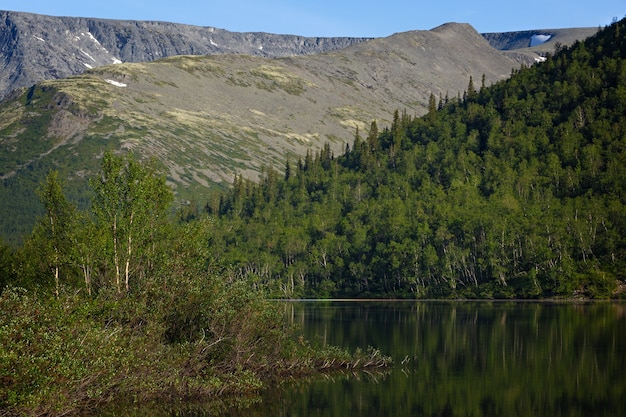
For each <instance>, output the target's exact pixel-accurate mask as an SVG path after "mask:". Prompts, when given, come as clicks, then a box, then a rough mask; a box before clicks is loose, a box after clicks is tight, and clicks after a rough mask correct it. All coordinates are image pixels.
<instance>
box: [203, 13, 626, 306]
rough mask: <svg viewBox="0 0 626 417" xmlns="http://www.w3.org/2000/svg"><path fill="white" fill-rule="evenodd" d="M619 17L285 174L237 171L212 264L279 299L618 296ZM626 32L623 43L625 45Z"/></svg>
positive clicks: (623, 93)
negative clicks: (256, 178)
mask: <svg viewBox="0 0 626 417" xmlns="http://www.w3.org/2000/svg"><path fill="white" fill-rule="evenodd" d="M623 24H624V23H623V22H617V23H615V24H614V25H612V26H610V27H608V28H606V29H604V30H602V31H600V32H599V33H598V34H597V35H596V36H595V37H592V38H590V39H589V40H587V41H585V42H579V43H576V44H575V45H573V46H572V47H570V48H562V49H561V50H560V51H559V53H558V54H556V55H555V56H548V57H547V59H546V61H545V62H544V63H541V64H537V65H535V66H533V67H531V68H522V69H520V70H516V71H514V72H513V74H512V77H511V78H510V79H509V80H506V81H503V82H501V83H498V84H496V85H494V86H491V87H485V86H484V83H483V85H481V88H480V90H477V89H476V88H475V87H474V82H473V80H472V79H470V81H469V85H468V91H467V92H466V94H464V98H463V100H460V99H456V100H448V99H447V100H445V103H444V102H443V101H441V102H440V105H439V107H438V108H437V107H436V104H435V97H434V95H433V96H431V98H430V100H429V112H428V114H427V115H426V116H425V117H424V118H411V117H409V116H407V115H406V114H400V113H399V112H397V111H396V112H395V114H394V117H393V123H392V126H391V127H390V128H385V129H383V130H379V129H378V126H377V125H376V123H372V126H371V128H370V132H369V134H368V136H367V138H366V139H362V138H361V137H360V135H359V132H358V131H357V134H356V136H355V140H354V144H353V145H352V147H351V148H350V147H348V148H347V150H346V154H345V155H343V156H341V157H339V158H335V157H334V156H333V155H331V154H330V153H329V152H328V151H327V150H326V149H323V150H320V151H319V152H317V153H316V154H311V153H308V154H307V155H306V158H305V160H304V163H302V162H301V163H299V164H298V167H297V169H291V167H289V171H288V172H285V175H284V179H283V178H279V177H281V176H280V175H278V174H277V173H275V172H273V171H271V170H270V171H268V172H267V173H266V174H265V177H264V178H263V179H262V181H261V183H260V184H254V183H251V182H247V181H244V180H243V179H241V178H238V179H236V181H235V184H234V187H233V190H232V191H231V192H230V193H229V194H227V195H226V196H223V197H222V198H221V200H220V204H219V206H216V205H211V206H207V208H208V210H209V213H210V214H212V215H217V216H219V220H218V221H217V222H216V229H215V230H214V232H213V236H212V239H211V242H210V243H211V253H212V254H213V256H214V257H215V261H216V262H218V263H220V264H222V265H225V266H226V265H228V266H234V267H235V269H236V270H237V273H238V274H239V275H240V276H248V277H253V278H254V279H255V280H256V281H257V282H258V283H259V284H260V285H263V286H265V287H266V288H269V290H270V291H271V293H272V294H273V295H274V296H277V297H301V296H305V297H346V296H347V297H354V296H357V297H371V296H375V297H469V298H474V297H478V298H485V297H486V298H512V297H522V298H536V297H573V296H586V297H600V298H604V297H611V296H613V295H614V294H615V291H616V289H617V287H618V283H619V281H623V280H624V278H625V277H624V274H623V271H624V267H626V264H624V260H625V259H626V241H625V240H624V238H623V236H626V229H625V226H626V224H625V223H624V218H626V207H625V206H624V204H625V203H624V195H625V194H626V193H625V191H626V190H625V188H624V182H623V178H625V177H626V172H625V171H624V167H625V166H626V153H625V151H624V146H623V139H624V137H626V131H625V129H626V119H625V116H624V115H625V114H626V111H625V110H626V109H625V106H626V101H625V100H626V90H624V86H625V85H626V83H625V81H626V79H625V78H624V77H625V74H626V73H625V72H624V68H626V65H625V64H624V58H625V57H624V53H625V51H624V48H623V45H622V44H623V37H624V35H623V32H624V31H623V30H622V31H621V34H620V33H619V32H618V29H619V27H620V26H621V25H623ZM620 42H622V43H620Z"/></svg>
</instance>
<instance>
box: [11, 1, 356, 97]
mask: <svg viewBox="0 0 626 417" xmlns="http://www.w3.org/2000/svg"><path fill="white" fill-rule="evenodd" d="M365 40H367V39H365V38H310V37H302V36H294V35H274V34H268V33H237V32H229V31H227V30H223V29H217V28H212V27H198V26H190V25H183V24H176V23H167V22H149V21H121V20H107V19H90V18H74V17H53V16H45V15H37V14H31V13H21V12H10V11H0V63H1V64H0V65H1V67H0V68H1V70H0V98H2V97H3V96H5V95H6V94H7V93H8V92H10V91H11V90H14V89H15V88H18V87H30V86H31V85H33V84H34V83H36V82H37V81H42V80H49V79H58V78H64V77H68V76H70V75H76V74H80V73H82V72H83V71H85V70H87V69H90V68H95V67H99V66H103V65H108V64H113V63H120V62H147V61H154V60H156V59H159V58H164V57H168V56H173V55H207V54H226V53H237V54H248V55H256V56H264V57H273V58H275V57H281V56H291V55H305V54H313V53H320V52H328V51H331V50H336V49H342V48H345V47H347V46H350V45H353V44H355V43H360V42H363V41H365Z"/></svg>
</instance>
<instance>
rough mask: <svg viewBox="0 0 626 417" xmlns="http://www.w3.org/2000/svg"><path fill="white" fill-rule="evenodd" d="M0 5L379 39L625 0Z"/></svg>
mask: <svg viewBox="0 0 626 417" xmlns="http://www.w3.org/2000/svg"><path fill="white" fill-rule="evenodd" d="M0 10H13V11H22V12H32V13H40V14H47V15H53V16H76V17H99V18H105V19H131V20H161V21H167V22H175V23H186V24H191V25H198V26H212V27H216V28H221V29H227V30H230V31H235V32H255V31H260V32H269V33H280V34H295V35H304V36H358V37H361V36H363V37H382V36H388V35H391V34H393V33H396V32H404V31H408V30H426V29H432V28H433V27H436V26H439V25H440V24H443V23H446V22H460V23H469V24H471V25H472V26H473V27H474V28H475V29H476V30H478V31H479V32H481V33H484V32H507V31H515V30H525V29H559V28H570V27H598V26H605V25H608V24H610V23H611V21H612V19H613V18H618V19H622V18H623V17H624V16H625V15H626V1H625V0H557V1H550V0H522V1H512V2H509V1H506V0H428V1H419V0H376V1H373V0H315V1H312V0H309V1H304V0H99V1H98V0H0Z"/></svg>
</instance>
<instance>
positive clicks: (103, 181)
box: [91, 152, 173, 293]
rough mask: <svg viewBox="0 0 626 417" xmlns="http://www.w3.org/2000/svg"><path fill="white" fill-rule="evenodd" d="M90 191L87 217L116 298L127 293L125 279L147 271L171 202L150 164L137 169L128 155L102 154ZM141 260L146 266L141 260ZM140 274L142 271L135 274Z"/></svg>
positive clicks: (167, 189) (152, 165)
mask: <svg viewBox="0 0 626 417" xmlns="http://www.w3.org/2000/svg"><path fill="white" fill-rule="evenodd" d="M91 185H92V188H93V189H94V191H95V197H94V200H93V212H94V214H95V216H96V220H97V224H98V225H99V226H100V227H101V228H102V230H103V231H105V239H106V241H107V245H106V246H107V247H108V248H109V256H111V257H112V260H113V265H114V268H115V287H116V290H117V292H118V293H120V292H122V279H123V281H124V282H123V283H124V289H125V290H126V291H128V290H130V275H131V271H132V270H133V269H135V270H138V269H140V267H141V266H142V264H141V259H144V261H145V262H144V263H143V268H144V269H145V268H147V267H149V266H151V259H152V258H153V256H154V255H155V246H154V245H155V244H156V242H157V239H156V236H157V234H158V230H159V229H160V228H161V227H162V226H163V225H164V224H165V219H166V214H167V210H168V208H169V205H170V204H171V202H172V200H173V193H172V190H171V189H170V188H169V187H168V186H167V185H166V184H165V179H164V178H163V177H160V176H158V175H157V174H156V168H155V164H154V162H151V163H149V164H142V163H140V162H138V161H137V160H135V159H134V158H133V157H132V156H131V155H127V156H126V157H121V156H116V155H114V154H113V153H111V152H107V153H106V154H105V155H104V158H103V160H102V167H101V171H100V174H99V175H98V177H97V178H95V179H94V180H93V181H92V182H91ZM146 260H147V261H146ZM141 272H145V271H141Z"/></svg>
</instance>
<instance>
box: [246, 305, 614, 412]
mask: <svg viewBox="0 0 626 417" xmlns="http://www.w3.org/2000/svg"><path fill="white" fill-rule="evenodd" d="M285 308H286V311H287V314H288V316H289V317H290V318H291V320H293V321H294V322H296V323H299V324H300V325H301V326H302V329H303V331H304V333H305V334H306V335H307V336H308V337H309V338H311V339H314V340H318V342H319V343H322V344H332V345H340V346H344V347H349V348H356V347H361V348H366V347H367V346H376V347H379V348H380V349H381V350H382V351H383V352H384V353H385V354H390V355H391V356H392V357H393V358H394V360H395V361H396V364H395V367H394V369H393V371H392V372H391V374H390V375H388V376H386V377H382V378H377V379H376V378H374V379H372V378H369V377H367V376H365V377H363V378H349V377H340V378H338V379H337V380H334V381H331V382H328V381H317V382H314V383H311V384H309V385H305V386H299V387H296V388H292V389H287V390H285V391H280V390H278V391H276V392H272V393H270V395H268V396H266V398H265V401H264V406H262V407H255V411H254V413H248V414H247V415H255V416H269V415H273V416H292V415H298V416H322V415H324V416H333V415H337V416H339V415H341V416H352V415H354V416H379V415H394V416H496V415H498V416H502V415H509V416H541V415H545V416H548V415H549V416H560V415H567V416H588V415H595V416H618V415H625V413H626V411H625V410H626V400H625V398H624V394H625V393H626V377H625V376H624V370H625V368H624V365H625V361H624V354H625V353H626V334H625V332H624V330H625V329H626V327H625V326H624V325H625V306H624V305H623V304H611V303H601V304H549V303H497V302H493V303H484V302H481V303H475V302H458V303H437V302H417V303H416V302H395V303H384V302H368V303H364V302H359V303H348V302H332V303H292V304H288V305H286V306H285Z"/></svg>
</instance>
